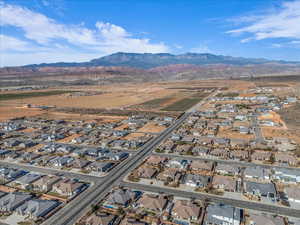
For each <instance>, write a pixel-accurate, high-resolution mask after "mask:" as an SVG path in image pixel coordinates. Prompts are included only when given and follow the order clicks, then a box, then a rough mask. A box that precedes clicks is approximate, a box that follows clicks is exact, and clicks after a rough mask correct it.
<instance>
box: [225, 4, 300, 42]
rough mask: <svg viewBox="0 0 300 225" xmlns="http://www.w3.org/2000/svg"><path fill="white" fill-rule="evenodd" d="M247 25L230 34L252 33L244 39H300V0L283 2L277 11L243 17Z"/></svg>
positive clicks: (245, 40)
mask: <svg viewBox="0 0 300 225" xmlns="http://www.w3.org/2000/svg"><path fill="white" fill-rule="evenodd" d="M240 22H242V23H246V24H247V25H245V26H243V27H241V28H238V29H233V30H230V31H228V32H227V33H230V34H245V33H248V34H252V35H251V36H250V37H247V38H245V39H243V40H242V42H249V41H251V40H263V39H268V38H289V39H300V25H299V24H300V1H299V0H297V1H289V2H283V3H282V5H281V7H280V8H279V9H277V10H276V11H275V12H274V11H273V12H269V13H265V14H261V15H258V16H249V17H248V19H245V18H244V17H243V18H241V21H240Z"/></svg>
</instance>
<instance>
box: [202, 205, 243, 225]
mask: <svg viewBox="0 0 300 225" xmlns="http://www.w3.org/2000/svg"><path fill="white" fill-rule="evenodd" d="M241 220H242V210H241V209H238V208H235V207H233V206H230V205H224V204H210V205H208V207H207V208H206V214H205V217H204V221H203V225H224V224H226V225H240V223H241Z"/></svg>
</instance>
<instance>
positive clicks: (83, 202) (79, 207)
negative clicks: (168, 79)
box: [43, 113, 190, 225]
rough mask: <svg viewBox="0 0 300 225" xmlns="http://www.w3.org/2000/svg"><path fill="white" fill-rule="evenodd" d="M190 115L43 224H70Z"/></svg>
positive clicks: (103, 195)
mask: <svg viewBox="0 0 300 225" xmlns="http://www.w3.org/2000/svg"><path fill="white" fill-rule="evenodd" d="M189 115H190V113H184V114H183V115H182V116H181V117H180V118H179V119H178V120H176V121H175V122H174V123H173V124H172V125H171V126H170V127H168V128H167V129H166V130H165V131H163V132H162V133H161V134H160V135H159V136H157V137H155V138H154V139H152V140H151V141H150V142H148V143H147V144H145V146H144V147H143V148H142V149H140V150H139V151H138V152H137V153H136V154H135V155H133V156H132V157H131V158H129V159H127V160H125V161H123V162H122V163H121V164H120V165H118V166H117V167H115V168H114V169H113V170H112V171H111V172H110V174H111V175H108V176H106V177H104V178H103V179H99V181H96V182H95V183H94V185H92V186H91V187H90V188H89V189H87V190H86V191H85V192H83V193H82V194H80V195H79V196H78V197H77V198H75V199H74V200H72V201H71V202H70V203H68V204H67V205H66V206H65V207H63V208H62V209H61V210H59V211H58V212H57V213H56V214H55V215H54V216H52V217H50V218H49V219H48V220H46V221H45V222H44V223H43V225H72V224H74V223H75V222H76V221H77V220H78V219H79V218H80V217H81V216H82V215H84V214H85V213H86V212H87V211H88V210H90V207H89V206H91V205H93V204H96V203H98V202H99V201H100V200H101V199H103V197H105V196H106V195H107V193H109V191H110V190H111V189H112V188H113V187H114V186H116V185H119V184H120V183H121V181H122V179H123V178H124V176H125V175H126V174H127V173H128V172H129V171H131V170H133V169H134V168H136V167H137V166H138V165H139V164H140V163H141V162H142V161H143V160H144V159H145V158H146V157H147V156H148V155H149V154H150V153H151V152H152V150H153V149H155V147H156V146H157V145H159V144H160V143H161V142H162V141H163V140H164V139H166V138H167V137H168V136H169V135H171V133H172V131H174V130H175V129H177V128H178V127H179V126H180V125H181V123H182V122H183V121H184V120H185V119H186V118H187V117H188V116H189Z"/></svg>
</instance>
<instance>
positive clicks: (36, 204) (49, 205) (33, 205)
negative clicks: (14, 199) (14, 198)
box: [17, 199, 60, 220]
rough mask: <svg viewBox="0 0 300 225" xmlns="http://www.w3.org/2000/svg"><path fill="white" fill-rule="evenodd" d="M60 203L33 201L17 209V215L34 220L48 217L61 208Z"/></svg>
mask: <svg viewBox="0 0 300 225" xmlns="http://www.w3.org/2000/svg"><path fill="white" fill-rule="evenodd" d="M59 204H60V203H59V202H58V201H53V200H42V199H31V200H29V201H27V202H25V203H24V204H23V205H21V206H20V207H18V208H17V213H18V214H19V215H22V216H28V217H29V218H32V219H35V220H36V219H39V218H41V217H46V216H47V215H48V214H49V213H50V212H51V211H52V210H54V209H55V208H56V207H57V206H59Z"/></svg>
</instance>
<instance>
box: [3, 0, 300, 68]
mask: <svg viewBox="0 0 300 225" xmlns="http://www.w3.org/2000/svg"><path fill="white" fill-rule="evenodd" d="M0 10H1V11H0V27H1V33H0V51H1V58H0V66H14V65H24V64H32V63H42V62H60V61H66V62H72V61H76V62H81V61H87V60H90V59H93V58H97V57H100V56H103V55H107V54H111V53H114V52H119V51H122V52H138V53H143V52H150V53H158V52H169V53H173V54H181V53H185V52H198V53H203V52H208V53H213V54H222V55H231V56H243V57H254V58H262V57H263V58H268V59H283V60H293V61H300V0H292V1H283V0H226V1H224V0H152V1H151V0H126V1H125V0H0Z"/></svg>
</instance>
